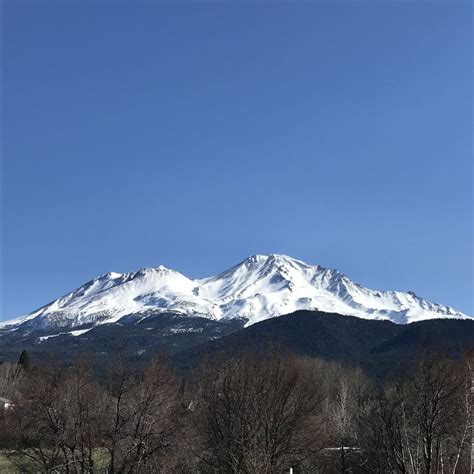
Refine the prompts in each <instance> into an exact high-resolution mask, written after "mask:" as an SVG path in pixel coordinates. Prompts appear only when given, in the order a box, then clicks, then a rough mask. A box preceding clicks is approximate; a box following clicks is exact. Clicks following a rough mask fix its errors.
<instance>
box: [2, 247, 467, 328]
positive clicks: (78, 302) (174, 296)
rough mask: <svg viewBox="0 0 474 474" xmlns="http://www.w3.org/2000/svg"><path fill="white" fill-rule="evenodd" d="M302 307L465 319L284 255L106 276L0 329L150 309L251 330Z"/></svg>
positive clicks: (406, 318) (397, 318)
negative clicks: (218, 266) (224, 266)
mask: <svg viewBox="0 0 474 474" xmlns="http://www.w3.org/2000/svg"><path fill="white" fill-rule="evenodd" d="M300 309H307V310H320V311H325V312H331V313H339V314H343V315H352V316H357V317H360V318H366V319H388V320H390V321H393V322H395V323H410V322H414V321H420V320H424V319H434V318H466V317H468V316H466V315H464V314H462V313H460V312H459V311H456V310H455V309H453V308H450V307H448V306H443V305H439V304H436V303H431V302H429V301H426V300H423V299H422V298H419V297H418V296H416V295H415V294H414V293H412V292H408V293H402V292H398V291H374V290H369V289H368V288H364V287H363V286H360V285H358V284H357V283H354V282H352V281H351V280H349V278H347V276H346V275H344V274H342V273H339V272H338V271H336V270H331V269H327V268H322V267H320V266H313V265H308V264H306V263H304V262H301V261H299V260H295V259H293V258H290V257H287V256H284V255H269V256H266V255H253V256H252V257H249V258H248V259H246V260H244V261H243V262H241V263H239V264H238V265H235V266H234V267H232V268H230V269H229V270H226V271H225V272H223V273H220V274H219V275H216V276H213V277H210V278H204V279H200V280H199V279H198V280H192V279H190V278H187V277H186V276H184V275H182V274H181V273H178V272H176V271H174V270H170V269H168V268H165V267H163V266H160V267H158V268H146V269H142V270H139V271H138V272H135V273H107V274H106V275H102V276H100V277H98V278H95V279H94V280H92V281H90V282H88V283H86V284H85V285H83V286H81V287H80V288H78V289H77V290H75V291H73V292H72V293H69V294H67V295H65V296H63V297H62V298H59V299H57V300H55V301H53V302H52V303H50V304H48V305H46V306H44V307H42V308H40V309H39V310H37V311H34V312H33V313H30V314H28V315H26V316H23V317H20V318H17V319H15V320H11V321H6V322H4V323H1V324H0V326H3V327H11V328H12V329H14V328H16V327H18V326H20V325H21V326H22V327H31V328H32V329H47V328H52V327H55V328H57V327H69V328H71V327H77V326H83V325H91V324H92V325H97V324H102V323H111V322H116V321H118V320H119V319H121V318H122V317H124V316H126V315H131V314H134V315H140V313H145V312H149V311H155V312H157V313H159V312H165V311H166V312H167V313H170V312H172V313H181V314H183V315H192V316H203V317H207V318H211V319H216V320H219V319H223V318H226V319H229V318H236V317H240V318H246V319H247V320H248V323H247V325H250V324H253V323H256V322H258V321H262V320H265V319H268V318H271V317H274V316H280V315H282V314H288V313H291V312H294V311H296V310H300Z"/></svg>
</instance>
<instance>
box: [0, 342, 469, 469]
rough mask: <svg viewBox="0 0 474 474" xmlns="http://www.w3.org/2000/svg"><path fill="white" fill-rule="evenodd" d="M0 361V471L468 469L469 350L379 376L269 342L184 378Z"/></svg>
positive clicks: (120, 367) (162, 371)
mask: <svg viewBox="0 0 474 474" xmlns="http://www.w3.org/2000/svg"><path fill="white" fill-rule="evenodd" d="M24 359H25V358H24V357H23V360H22V361H21V363H20V364H9V363H4V364H1V365H0V396H3V397H7V398H9V399H11V400H12V401H13V402H14V407H13V408H10V409H3V410H0V450H2V451H1V453H2V454H1V455H0V472H10V471H9V470H10V469H11V472H61V473H62V472H64V473H79V472H80V473H92V472H109V473H158V472H167V473H170V472H173V473H174V472H176V473H188V472H189V473H200V472H201V473H213V472H214V473H279V472H289V469H290V468H293V470H294V472H295V473H303V472H305V473H306V472H307V473H315V472H320V473H332V472H341V473H345V472H352V473H413V474H415V473H420V474H437V473H469V472H470V469H471V467H470V448H471V439H472V438H471V437H472V429H473V428H472V424H471V423H472V422H471V420H472V399H471V397H472V394H471V380H472V358H469V357H466V358H465V359H464V360H462V361H456V362H455V361H452V360H450V359H448V358H445V357H441V356H436V355H423V356H421V357H420V359H419V361H418V364H417V366H416V369H415V370H414V372H413V373H412V374H411V376H410V377H404V378H398V379H396V380H393V381H392V382H391V383H389V384H388V385H386V386H385V387H382V388H381V387H377V386H375V385H374V384H373V383H372V382H371V381H370V380H369V379H368V378H367V377H366V376H365V375H364V374H363V373H362V372H361V371H360V370H358V369H355V368H344V367H341V366H339V365H336V364H334V363H330V362H326V361H322V360H317V359H310V358H298V357H295V356H291V355H288V354H284V353H281V352H279V351H277V350H273V349H271V350H269V351H267V352H266V353H265V354H261V353H259V354H257V353H251V352H246V353H242V354H238V355H235V356H234V357H232V358H225V359H222V360H213V361H210V360H208V361H204V362H203V364H202V366H201V369H200V370H198V371H196V373H195V374H194V376H193V378H192V380H189V379H188V380H184V379H182V378H180V377H178V376H177V375H176V374H174V373H173V372H172V371H171V370H170V369H169V368H168V367H167V365H166V363H165V360H164V359H163V358H159V359H157V360H155V361H154V362H153V363H152V364H150V365H149V366H148V367H147V368H146V369H145V370H144V371H143V372H141V373H137V371H136V370H132V369H131V368H130V366H129V365H128V364H127V362H126V359H125V358H124V357H121V356H120V355H118V356H117V359H116V360H115V361H114V362H113V363H112V364H110V365H109V366H108V367H106V368H102V370H101V372H100V375H98V373H97V370H96V369H97V368H94V367H93V364H91V363H88V362H84V361H83V362H80V363H76V364H75V365H73V366H70V367H67V368H65V367H62V366H61V365H60V364H58V363H55V362H50V363H48V364H45V365H43V366H42V367H37V368H30V367H29V361H28V360H24Z"/></svg>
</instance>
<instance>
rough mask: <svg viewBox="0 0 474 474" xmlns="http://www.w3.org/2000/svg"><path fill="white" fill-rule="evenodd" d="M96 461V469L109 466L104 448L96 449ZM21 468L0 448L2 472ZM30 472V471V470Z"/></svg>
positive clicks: (17, 471) (7, 472) (9, 473)
mask: <svg viewBox="0 0 474 474" xmlns="http://www.w3.org/2000/svg"><path fill="white" fill-rule="evenodd" d="M93 457H94V463H95V469H96V470H97V472H102V471H103V470H105V468H106V467H107V461H108V456H107V454H106V452H105V450H103V449H97V450H94V456H93ZM20 472H21V471H20V469H18V468H17V467H15V465H14V464H12V463H11V462H10V460H9V459H8V456H7V455H6V451H1V450H0V474H17V473H20ZM29 472H30V471H29ZM31 472H35V469H34V468H32V469H31Z"/></svg>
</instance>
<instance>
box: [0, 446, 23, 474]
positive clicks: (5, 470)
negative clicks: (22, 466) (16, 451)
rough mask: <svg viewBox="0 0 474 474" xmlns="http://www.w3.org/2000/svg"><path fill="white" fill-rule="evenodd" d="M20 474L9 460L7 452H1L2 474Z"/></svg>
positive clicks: (0, 464) (0, 471)
mask: <svg viewBox="0 0 474 474" xmlns="http://www.w3.org/2000/svg"><path fill="white" fill-rule="evenodd" d="M17 472H20V470H19V469H17V468H16V467H15V466H14V465H13V464H12V463H11V462H10V461H9V460H8V458H7V456H6V455H5V452H2V451H0V473H1V474H10V473H17Z"/></svg>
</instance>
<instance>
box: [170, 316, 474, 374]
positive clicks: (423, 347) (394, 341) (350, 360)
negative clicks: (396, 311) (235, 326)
mask: <svg viewBox="0 0 474 474" xmlns="http://www.w3.org/2000/svg"><path fill="white" fill-rule="evenodd" d="M269 346H274V347H277V348H279V349H283V350H284V351H287V352H289V353H293V354H297V355H300V356H307V357H316V358H324V359H327V360H332V361H337V362H339V363H343V364H350V365H359V366H361V367H363V368H364V369H365V370H366V371H367V372H368V373H370V374H371V375H376V376H380V377H382V378H385V377H386V376H387V375H390V374H394V373H396V372H398V371H405V370H408V369H409V368H410V365H411V363H412V362H413V361H415V360H417V356H419V355H420V354H422V353H423V352H424V351H428V352H436V353H446V354H448V355H450V356H453V357H459V356H462V355H463V354H465V353H468V352H469V351H471V350H473V349H474V320H472V319H467V320H459V319H457V320H456V319H452V320H448V319H439V320H426V321H419V322H415V323H410V324H394V323H392V322H390V321H371V320H366V319H361V318H355V317H350V316H341V315H339V314H328V313H322V312H315V311H297V312H295V313H292V314H288V315H283V316H281V317H279V318H273V319H270V320H267V321H262V322H260V323H257V324H254V325H252V326H250V327H246V328H243V329H240V330H238V331H235V332H233V333H231V334H229V335H226V336H224V337H222V338H220V339H217V340H214V341H208V342H206V343H204V344H201V345H197V346H195V347H193V348H190V349H187V350H184V351H181V352H180V353H178V354H176V355H174V357H173V362H174V364H175V365H176V366H177V367H178V368H180V369H181V370H184V371H188V370H190V369H192V368H194V367H197V366H198V365H199V364H201V363H202V361H203V360H204V361H205V360H206V359H210V360H214V359H215V358H217V357H228V356H234V355H235V354H237V353H239V352H240V351H247V350H249V351H264V350H265V349H266V348H268V347H269Z"/></svg>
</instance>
